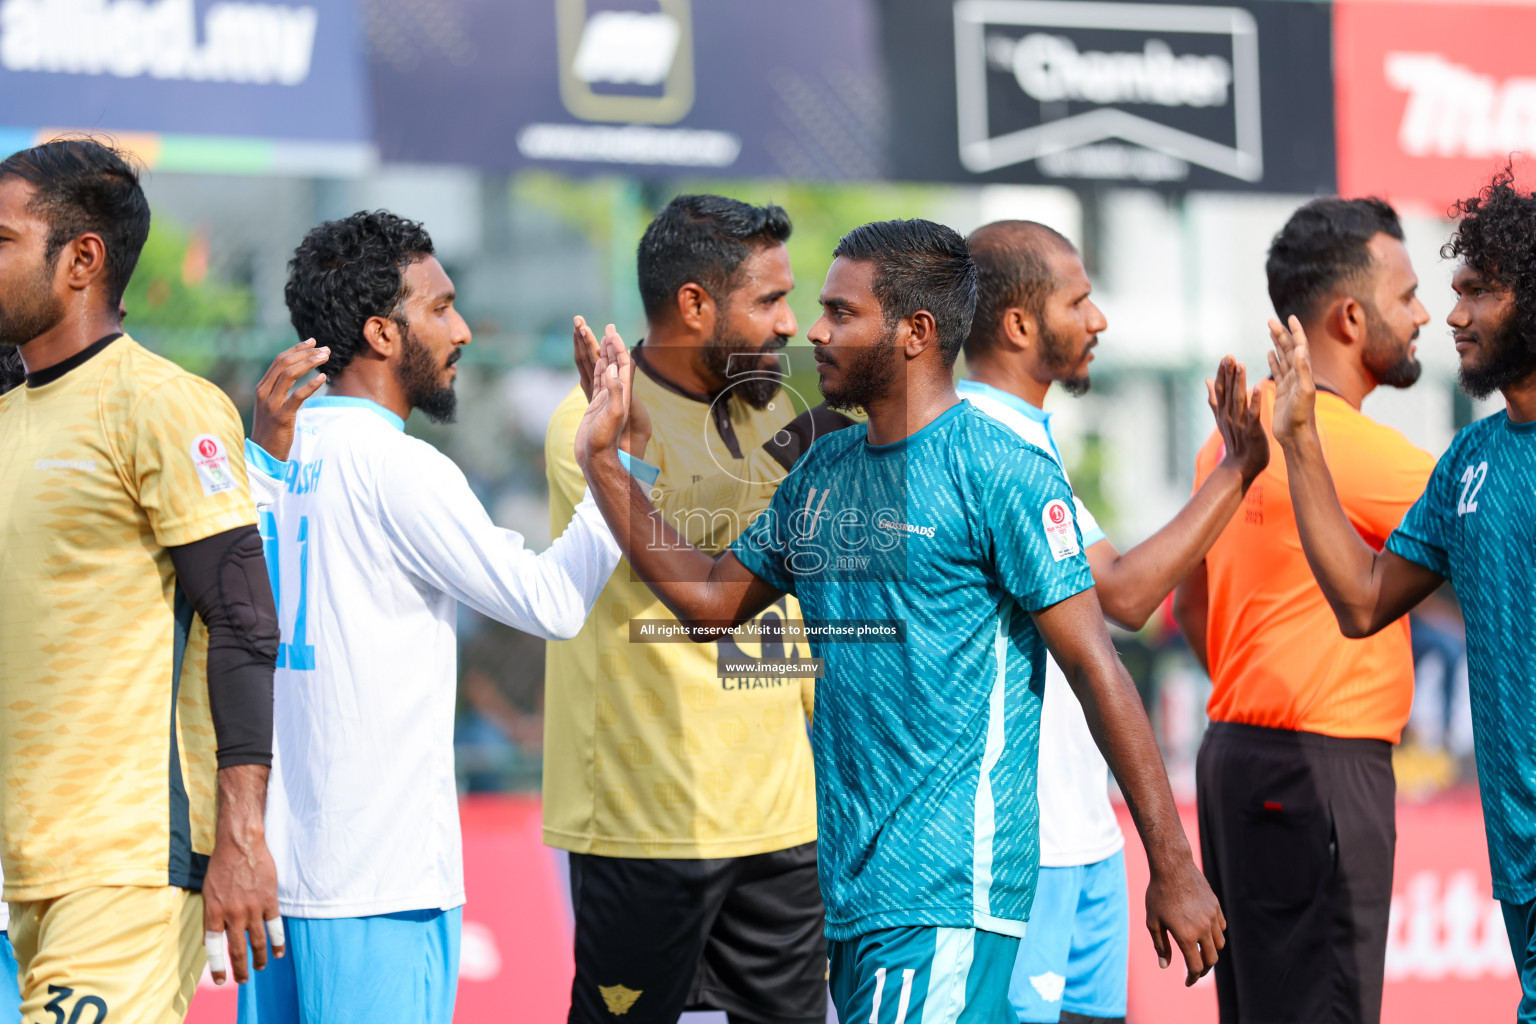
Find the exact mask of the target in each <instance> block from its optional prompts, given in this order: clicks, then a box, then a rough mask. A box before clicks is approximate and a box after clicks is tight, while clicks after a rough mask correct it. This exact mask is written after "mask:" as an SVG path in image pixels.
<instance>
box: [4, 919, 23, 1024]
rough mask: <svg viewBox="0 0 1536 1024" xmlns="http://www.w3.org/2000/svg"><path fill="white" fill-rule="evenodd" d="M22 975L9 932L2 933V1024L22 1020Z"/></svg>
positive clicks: (10, 1023)
mask: <svg viewBox="0 0 1536 1024" xmlns="http://www.w3.org/2000/svg"><path fill="white" fill-rule="evenodd" d="M20 973H21V968H20V966H19V965H18V964H17V963H16V951H15V950H14V949H12V948H11V935H10V933H9V932H0V1022H3V1024H12V1022H14V1021H19V1020H21V979H20V977H19V975H20Z"/></svg>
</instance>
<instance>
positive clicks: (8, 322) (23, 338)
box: [0, 261, 64, 348]
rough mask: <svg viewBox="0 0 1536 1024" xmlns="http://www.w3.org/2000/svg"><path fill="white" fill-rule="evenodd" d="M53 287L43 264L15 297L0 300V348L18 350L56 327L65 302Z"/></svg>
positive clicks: (43, 263)
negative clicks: (3, 346)
mask: <svg viewBox="0 0 1536 1024" xmlns="http://www.w3.org/2000/svg"><path fill="white" fill-rule="evenodd" d="M52 285H53V274H52V272H51V271H50V270H49V267H48V264H47V262H46V261H43V262H39V264H38V267H37V272H36V273H35V274H34V275H33V276H32V278H31V279H30V280H28V281H24V282H23V284H22V287H21V288H20V289H18V290H17V292H16V294H12V295H6V296H3V297H0V345H5V346H8V347H10V348H17V347H19V346H22V345H25V344H26V343H27V342H29V341H31V340H32V339H33V338H36V337H39V336H41V335H43V334H46V333H47V332H48V331H50V330H52V329H53V328H54V327H56V326H58V323H59V321H61V320H63V319H64V303H63V302H62V301H61V300H60V299H59V297H58V296H57V295H55V294H53V287H52Z"/></svg>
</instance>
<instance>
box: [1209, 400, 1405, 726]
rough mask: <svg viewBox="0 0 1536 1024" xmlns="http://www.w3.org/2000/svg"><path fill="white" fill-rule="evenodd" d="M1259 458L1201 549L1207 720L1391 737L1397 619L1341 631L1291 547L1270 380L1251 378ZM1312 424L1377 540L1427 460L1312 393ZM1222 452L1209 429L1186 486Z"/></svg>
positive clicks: (1397, 708) (1349, 504)
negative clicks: (1240, 496)
mask: <svg viewBox="0 0 1536 1024" xmlns="http://www.w3.org/2000/svg"><path fill="white" fill-rule="evenodd" d="M1260 395H1261V400H1262V403H1263V405H1262V413H1263V418H1264V432H1265V434H1266V435H1269V436H1270V437H1271V441H1270V458H1269V467H1268V468H1267V469H1265V470H1264V472H1263V473H1262V474H1261V475H1260V476H1259V478H1258V479H1257V480H1255V481H1254V482H1253V486H1252V487H1250V488H1249V489H1248V495H1247V497H1246V498H1245V499H1244V501H1243V504H1242V506H1241V507H1240V508H1239V509H1238V510H1237V513H1236V514H1235V515H1234V516H1233V517H1232V521H1231V522H1230V523H1228V524H1227V528H1226V530H1224V531H1223V532H1222V534H1221V537H1220V538H1219V539H1218V540H1217V541H1216V544H1215V546H1214V547H1212V548H1211V550H1210V553H1209V554H1208V555H1206V557H1205V564H1206V570H1207V575H1208V577H1209V587H1210V611H1209V614H1208V617H1207V623H1206V624H1207V630H1208V633H1207V651H1208V654H1209V656H1210V665H1211V681H1212V684H1213V687H1214V688H1213V689H1212V691H1211V700H1210V703H1209V705H1208V706H1207V710H1208V711H1209V713H1210V716H1211V718H1212V719H1213V720H1216V721H1220V722H1243V723H1246V724H1248V725H1261V726H1267V727H1269V728H1272V729H1293V730H1297V731H1301V732H1316V733H1322V734H1324V735H1326V736H1356V737H1368V738H1372V739H1382V740H1387V741H1389V742H1392V743H1396V742H1397V741H1398V738H1399V736H1400V735H1401V733H1402V731H1403V725H1404V723H1406V722H1407V721H1408V709H1409V708H1410V706H1411V705H1412V703H1413V656H1412V653H1411V650H1410V646H1409V637H1408V620H1407V619H1406V618H1404V619H1402V620H1400V621H1398V622H1394V623H1393V624H1392V625H1390V626H1388V627H1387V628H1386V629H1383V630H1382V631H1381V632H1380V633H1377V634H1376V635H1375V636H1373V637H1367V638H1366V639H1364V640H1348V639H1345V637H1344V636H1343V635H1342V634H1341V633H1340V632H1339V624H1338V620H1337V619H1336V618H1334V614H1333V610H1332V609H1331V608H1330V607H1329V606H1328V602H1327V600H1326V599H1325V598H1324V597H1323V592H1322V591H1321V590H1319V589H1318V586H1317V581H1316V580H1315V579H1313V577H1312V569H1311V567H1309V566H1308V565H1307V559H1306V555H1305V554H1304V553H1303V552H1302V550H1301V536H1300V535H1299V534H1298V533H1297V530H1296V514H1295V510H1294V509H1293V508H1292V507H1291V492H1290V481H1289V479H1288V477H1287V474H1286V466H1285V455H1284V453H1283V452H1282V451H1281V450H1280V446H1279V445H1278V444H1276V443H1275V442H1274V440H1273V435H1272V434H1271V433H1270V428H1271V426H1272V424H1273V422H1274V410H1275V385H1274V382H1273V381H1267V380H1266V381H1264V382H1263V383H1262V384H1261V385H1260ZM1317 428H1318V434H1319V436H1320V437H1321V438H1322V445H1323V454H1324V456H1325V457H1326V458H1327V460H1328V469H1329V472H1330V473H1331V474H1332V476H1333V484H1334V487H1335V489H1337V491H1338V493H1339V501H1340V503H1341V504H1343V506H1344V512H1345V514H1346V515H1348V517H1349V521H1350V522H1351V523H1353V524H1354V527H1355V529H1356V530H1358V531H1359V532H1360V536H1362V537H1364V538H1365V541H1366V543H1368V544H1370V545H1371V547H1373V548H1375V549H1377V550H1380V549H1381V546H1382V545H1383V544H1384V543H1386V539H1387V536H1388V535H1389V534H1390V533H1391V532H1392V530H1393V529H1395V528H1396V526H1397V523H1398V520H1400V519H1401V518H1402V517H1403V515H1404V514H1405V513H1406V512H1407V511H1408V509H1409V508H1410V507H1411V506H1412V505H1413V503H1414V502H1415V501H1416V500H1418V497H1419V495H1420V494H1422V493H1423V492H1424V487H1425V485H1426V484H1427V483H1428V482H1429V474H1430V472H1431V471H1432V470H1433V469H1434V468H1435V460H1434V459H1433V458H1431V457H1430V455H1429V453H1427V452H1425V451H1422V450H1420V449H1418V448H1415V447H1414V446H1413V445H1412V444H1410V443H1409V441H1408V439H1407V438H1405V437H1403V435H1402V434H1399V433H1398V432H1397V431H1395V430H1393V429H1391V428H1390V427H1384V426H1382V425H1381V424H1379V423H1376V422H1375V421H1373V420H1371V419H1369V418H1368V417H1366V416H1365V415H1363V414H1361V413H1359V412H1357V411H1355V409H1354V408H1353V407H1351V406H1350V404H1349V403H1348V402H1346V401H1344V399H1342V398H1340V397H1338V396H1337V395H1333V394H1329V393H1326V392H1321V391H1320V392H1318V395H1317ZM1222 454H1223V449H1222V444H1221V437H1220V435H1218V434H1212V435H1211V438H1210V439H1209V440H1208V441H1206V443H1205V446H1204V447H1203V448H1201V449H1200V454H1199V457H1198V458H1197V460H1196V463H1195V487H1196V489H1198V488H1199V487H1200V485H1201V484H1202V483H1204V482H1205V478H1206V477H1207V476H1209V475H1210V473H1211V471H1212V469H1214V468H1215V466H1216V463H1217V462H1218V461H1220V459H1221V457H1222Z"/></svg>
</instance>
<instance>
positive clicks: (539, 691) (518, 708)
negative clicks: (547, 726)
mask: <svg viewBox="0 0 1536 1024" xmlns="http://www.w3.org/2000/svg"><path fill="white" fill-rule="evenodd" d="M461 665H462V675H461V677H460V684H459V696H460V701H459V719H458V722H457V724H456V726H455V728H454V735H453V744H454V750H455V753H456V755H457V756H456V761H457V765H458V774H459V787H460V789H461V790H463V791H465V792H469V793H483V792H500V791H504V790H509V789H515V790H526V789H537V788H538V785H539V773H540V768H541V766H542V763H543V754H544V641H542V640H540V639H539V638H537V637H533V636H529V635H528V634H526V633H521V632H518V631H517V630H515V629H511V628H509V627H507V626H503V625H501V624H500V623H496V622H482V623H481V624H480V626H479V628H478V629H477V630H475V632H474V633H473V634H472V635H471V636H470V638H469V639H468V640H467V641H466V642H465V644H464V654H463V658H462V661H461Z"/></svg>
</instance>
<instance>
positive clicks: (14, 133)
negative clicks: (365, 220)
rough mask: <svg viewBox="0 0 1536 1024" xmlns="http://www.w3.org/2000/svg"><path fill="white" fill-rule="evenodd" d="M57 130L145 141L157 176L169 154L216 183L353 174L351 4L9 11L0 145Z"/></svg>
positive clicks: (360, 104) (11, 3)
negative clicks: (239, 175)
mask: <svg viewBox="0 0 1536 1024" xmlns="http://www.w3.org/2000/svg"><path fill="white" fill-rule="evenodd" d="M61 129H63V130H89V131H100V132H106V133H112V134H117V135H126V136H136V137H137V138H133V139H130V140H129V144H130V148H135V149H138V150H141V151H142V152H143V155H145V156H147V157H148V158H149V159H148V160H147V161H146V162H148V163H150V164H151V165H155V164H157V163H159V162H160V161H159V160H158V159H156V158H157V157H158V156H161V155H163V151H164V149H165V147H166V146H167V145H169V146H170V148H171V150H172V153H171V156H172V157H173V161H172V162H173V163H174V162H175V159H174V158H175V157H176V149H177V147H178V146H179V147H181V152H182V154H184V155H185V156H187V157H189V158H191V163H193V164H194V165H195V164H198V163H199V160H200V161H201V163H202V165H207V164H209V162H210V161H211V162H212V164H213V165H214V166H208V167H207V169H215V170H223V169H228V170H237V169H249V170H252V171H260V170H281V169H285V168H283V167H274V166H273V160H274V158H276V159H277V160H278V162H279V163H281V162H282V160H283V159H284V158H287V159H288V161H289V162H290V163H291V164H292V165H293V166H292V168H291V169H293V170H295V171H305V170H325V169H327V168H331V167H333V166H335V165H336V164H337V162H338V161H340V162H341V163H343V164H347V165H349V166H350V165H352V164H356V163H357V162H358V160H359V159H360V157H362V158H365V157H367V156H369V155H370V154H371V153H372V141H371V133H372V125H371V123H370V119H369V116H368V95H367V77H366V74H365V66H364V61H363V55H362V50H361V48H360V46H359V45H358V32H357V22H356V13H355V5H354V4H353V3H352V2H351V0H259V2H243V0H242V2H226V0H216V2H210V0H0V136H3V138H0V144H4V143H10V149H14V148H19V145H30V144H31V141H32V139H33V138H34V137H37V136H45V135H48V134H50V133H52V132H54V131H57V130H61ZM249 139H257V140H274V141H277V142H280V143H281V144H282V145H281V147H279V152H277V153H276V154H275V155H274V153H273V151H272V147H271V146H267V147H262V146H259V145H258V146H256V147H254V148H253V147H252V146H251V145H249V144H244V145H243V147H242V144H241V143H239V142H236V141H235V140H249ZM10 149H7V152H10ZM221 161H222V163H223V166H220V162H221ZM183 162H184V163H185V162H186V161H183ZM186 169H204V167H203V166H194V167H188V168H186Z"/></svg>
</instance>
